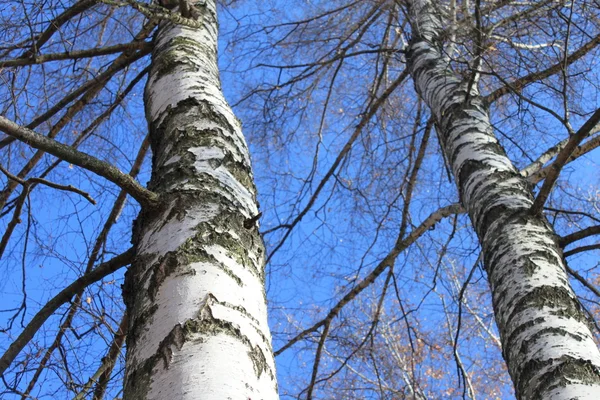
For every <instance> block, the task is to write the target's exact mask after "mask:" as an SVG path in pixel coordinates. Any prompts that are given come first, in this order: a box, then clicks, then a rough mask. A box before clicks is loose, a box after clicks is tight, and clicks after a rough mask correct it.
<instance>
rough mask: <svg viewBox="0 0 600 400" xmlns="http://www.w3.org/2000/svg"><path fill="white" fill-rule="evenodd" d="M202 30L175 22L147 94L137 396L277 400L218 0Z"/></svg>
mask: <svg viewBox="0 0 600 400" xmlns="http://www.w3.org/2000/svg"><path fill="white" fill-rule="evenodd" d="M197 9H198V11H199V13H200V14H201V15H200V18H199V20H198V21H199V22H201V24H200V25H201V27H200V28H191V27H186V26H182V25H174V24H173V23H171V22H167V23H163V24H162V25H161V26H160V27H159V30H158V33H157V35H156V38H155V50H154V52H153V61H152V62H153V64H152V71H151V72H150V75H149V79H148V83H147V86H146V94H145V101H146V113H147V118H148V122H149V126H150V133H151V144H152V150H153V154H154V156H153V169H152V180H151V182H150V187H151V189H152V190H153V191H154V192H156V193H159V194H160V196H161V199H162V207H161V208H160V209H158V210H152V211H144V212H142V213H141V214H140V217H139V218H138V221H137V222H136V227H135V230H134V237H133V240H134V242H135V243H134V244H135V245H136V248H137V259H136V262H135V263H134V264H133V265H132V268H131V269H130V271H128V273H127V276H126V282H125V286H124V297H125V301H126V305H127V308H128V313H129V315H130V323H129V326H130V328H129V333H128V338H127V364H126V377H125V380H126V382H125V396H124V397H125V398H126V399H127V400H138V399H140V400H141V399H144V400H145V399H173V400H174V399H177V400H180V399H203V400H204V399H212V400H225V399H236V400H237V399H243V400H247V399H252V400H259V399H264V400H268V399H277V398H278V395H277V384H276V379H275V366H274V360H273V351H272V348H271V338H270V333H269V329H268V326H267V313H266V298H265V289H264V262H265V259H264V247H263V242H262V239H261V237H260V235H259V233H258V228H257V226H256V225H255V224H252V226H250V225H249V224H248V220H249V219H251V218H252V217H254V216H256V215H257V214H258V207H257V202H256V191H255V187H254V184H253V177H252V172H251V166H250V157H249V154H248V148H247V146H246V143H245V140H244V137H243V135H242V132H241V127H240V124H239V122H238V120H237V119H236V118H235V116H234V115H233V113H232V111H231V109H230V107H229V106H228V104H227V102H226V101H225V99H224V97H223V95H222V93H221V88H220V82H219V71H218V67H217V59H216V52H217V19H216V4H215V1H206V2H205V4H204V5H199V6H197Z"/></svg>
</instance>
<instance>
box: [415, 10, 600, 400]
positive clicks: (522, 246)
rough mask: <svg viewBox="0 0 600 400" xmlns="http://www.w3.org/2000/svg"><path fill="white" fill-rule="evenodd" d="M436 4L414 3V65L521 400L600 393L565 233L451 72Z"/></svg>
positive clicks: (473, 93)
mask: <svg viewBox="0 0 600 400" xmlns="http://www.w3.org/2000/svg"><path fill="white" fill-rule="evenodd" d="M436 7H441V5H439V4H438V5H434V4H433V3H432V2H431V1H429V0H413V1H411V2H410V19H411V21H410V22H411V28H412V39H411V42H410V45H409V48H408V53H407V58H408V67H409V69H410V72H411V75H412V77H413V80H414V84H415V88H416V91H417V92H418V94H419V95H420V96H421V97H422V98H423V99H424V101H425V102H426V103H427V105H428V106H429V107H430V109H431V112H432V113H433V115H434V116H435V118H436V120H437V129H438V130H439V136H440V141H441V142H442V143H441V144H442V148H443V151H444V152H445V155H446V159H447V160H448V162H449V163H450V165H451V169H452V172H453V175H454V177H455V180H456V183H457V186H458V190H459V194H460V198H461V201H462V203H463V205H464V207H465V208H466V209H467V211H468V213H469V217H470V219H471V222H472V225H473V227H474V229H475V231H476V233H477V235H478V237H479V241H480V244H481V248H482V252H483V257H484V264H485V268H486V271H487V275H488V280H489V284H490V287H491V291H492V298H493V305H494V312H495V317H496V323H497V326H498V329H499V331H500V337H501V339H502V348H503V356H504V359H505V361H506V363H507V366H508V370H509V373H510V376H511V378H512V380H513V383H514V387H515V392H516V395H517V398H518V399H523V400H533V399H553V400H559V399H589V400H592V399H598V398H600V374H599V372H600V352H599V351H598V348H597V346H596V344H595V342H594V340H593V338H592V333H591V329H590V326H589V324H588V320H587V318H586V315H585V313H584V312H583V310H582V307H581V305H580V303H579V302H578V300H577V298H576V297H575V294H574V293H573V290H572V289H571V287H570V285H569V282H568V279H567V275H566V272H565V265H564V259H563V256H562V251H561V250H560V248H559V247H558V244H557V240H556V235H555V233H554V232H553V230H552V228H551V226H550V225H549V224H548V222H547V221H546V219H545V217H544V216H543V215H533V214H532V213H531V212H530V209H531V206H532V204H533V197H532V193H531V190H530V189H529V186H528V185H527V183H526V181H525V180H524V179H523V178H522V177H521V176H520V175H519V173H518V170H517V169H516V168H515V167H514V165H513V164H512V163H511V161H510V160H509V159H508V157H507V156H506V153H505V151H504V149H503V148H502V147H501V145H500V144H499V143H498V141H497V139H496V138H495V136H494V132H493V129H492V126H491V125H490V121H489V115H488V111H487V109H486V107H485V105H484V103H483V101H482V99H481V97H480V96H479V93H478V90H477V83H476V82H473V81H471V82H464V81H462V80H461V79H459V78H458V77H457V75H456V74H455V73H454V72H453V71H452V70H451V69H450V67H449V65H448V60H447V59H446V58H445V57H444V54H443V51H442V40H441V37H442V35H443V24H442V22H443V21H442V17H441V13H440V12H439V10H438V9H436ZM467 91H470V93H468V94H467Z"/></svg>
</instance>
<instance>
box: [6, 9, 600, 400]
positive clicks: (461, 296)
mask: <svg viewBox="0 0 600 400" xmlns="http://www.w3.org/2000/svg"><path fill="white" fill-rule="evenodd" d="M171 3H173V4H171ZM183 3H185V4H191V5H193V4H194V3H196V2H186V1H183V2H182V3H181V4H180V3H178V2H166V1H162V2H152V1H134V0H125V1H119V0H79V1H74V0H73V1H64V0H45V1H39V0H31V1H21V0H18V1H17V0H7V1H5V2H4V3H3V4H2V5H0V26H1V27H2V30H1V33H0V82H1V84H0V115H1V117H0V131H2V132H4V133H5V135H2V137H0V148H2V152H1V153H0V181H1V185H2V188H3V189H2V192H1V193H0V206H1V207H2V208H1V209H0V213H1V214H0V216H1V218H2V220H1V222H0V223H1V224H2V225H1V226H2V237H1V240H0V256H1V263H0V276H2V281H1V283H0V291H1V292H2V293H3V301H2V304H3V305H2V310H0V311H1V313H0V329H1V336H0V348H1V349H2V353H3V355H2V358H1V359H0V368H1V369H2V371H3V373H2V378H3V381H2V384H3V385H4V387H3V388H2V390H1V391H0V393H1V394H2V397H3V398H40V399H42V398H98V399H99V398H114V397H122V387H123V376H124V368H125V358H124V354H125V346H124V343H125V336H126V331H127V321H128V320H127V318H126V315H125V305H124V303H123V299H122V285H123V283H124V278H123V276H124V271H125V270H126V269H127V268H128V267H127V266H128V265H130V264H131V263H132V262H133V261H134V259H135V257H136V254H135V250H134V249H132V247H131V244H130V241H131V237H132V226H133V225H134V220H135V219H136V218H137V216H138V213H139V211H140V207H143V208H145V209H153V207H155V206H156V204H158V203H159V201H160V200H159V198H158V196H157V195H156V193H154V192H153V191H152V190H153V188H151V187H147V186H146V183H147V182H148V180H149V179H150V171H151V168H152V167H151V154H150V153H151V152H150V151H149V143H150V140H151V138H150V137H149V132H151V130H149V129H148V122H147V120H146V117H145V115H144V109H145V107H146V108H150V106H149V105H148V104H144V99H143V92H144V85H145V84H146V81H147V79H148V73H149V71H150V69H151V67H152V61H151V57H150V53H151V52H152V51H153V48H154V44H155V41H154V39H153V37H154V35H155V32H156V29H157V26H158V24H160V23H164V22H165V21H171V23H173V24H181V23H184V22H185V21H183V22H182V20H181V16H182V15H185V13H184V12H182V11H181V5H182V4H183ZM201 3H202V2H197V4H196V5H197V6H198V7H201V6H202V4H201ZM415 3H421V2H419V1H408V0H395V1H392V0H360V1H352V0H344V1H341V0H333V1H278V0H269V1H257V2H254V1H250V0H238V1H235V2H233V1H232V2H221V3H219V22H220V42H219V44H220V48H219V67H220V71H221V76H222V81H223V82H222V89H223V91H224V92H225V95H226V98H227V99H228V101H229V103H230V104H231V105H232V107H233V109H234V111H235V113H236V116H237V117H238V118H239V120H240V121H241V124H242V127H243V133H244V135H245V137H246V141H247V142H248V145H249V149H250V155H251V158H252V165H253V169H254V182H255V184H256V187H257V192H258V200H259V203H260V214H259V215H257V216H256V220H259V221H260V227H259V231H260V233H261V234H262V236H263V238H264V241H265V248H266V261H267V265H266V288H267V291H266V296H267V300H268V315H269V323H270V327H271V332H272V335H273V351H274V354H275V361H276V365H277V377H278V385H279V394H280V396H281V398H301V399H304V398H309V399H310V398H315V399H316V398H322V399H328V398H343V399H398V398H418V399H425V398H459V397H461V396H462V397H465V398H473V399H474V398H490V399H491V398H510V397H512V396H514V393H515V392H514V391H515V388H514V387H513V383H512V382H511V377H510V376H509V372H508V371H507V366H506V363H505V360H506V358H507V357H508V358H510V356H507V354H508V353H507V352H508V349H504V351H503V349H502V343H503V342H502V339H501V332H499V329H498V327H497V325H496V320H495V315H496V317H497V315H498V311H499V310H498V308H499V307H498V305H497V304H496V309H494V306H493V303H492V295H491V289H490V285H489V284H488V278H489V277H488V274H489V270H486V268H487V265H488V260H484V256H483V253H482V246H481V242H482V241H481V240H482V237H481V234H480V231H479V230H477V227H476V229H474V228H473V226H472V222H471V219H469V216H468V215H467V213H466V209H465V207H466V206H465V204H466V203H467V201H466V199H465V198H464V192H463V191H459V189H457V184H460V182H459V181H460V179H461V178H460V176H459V177H458V178H457V177H456V175H457V173H456V171H455V170H454V169H453V165H454V164H455V163H456V162H457V161H456V159H452V158H453V157H450V159H449V157H448V156H447V154H446V150H448V148H449V147H451V146H454V145H451V144H449V143H448V142H447V141H446V139H445V138H446V136H445V135H446V133H444V132H445V127H444V126H441V124H442V120H443V119H444V115H445V114H444V115H438V114H436V111H435V110H434V111H433V112H432V106H431V102H432V101H431V97H432V96H433V95H431V96H430V95H428V94H427V92H425V91H424V90H423V89H420V88H419V86H418V82H416V79H415V74H414V69H415V67H414V64H411V62H412V61H414V60H415V51H414V43H415V42H416V41H417V39H418V37H427V32H425V33H424V31H425V30H426V25H427V24H426V23H425V22H423V21H424V20H418V19H416V18H415V16H414V13H415ZM422 3H428V4H434V3H435V4H434V5H432V6H431V9H430V12H431V15H435V16H436V18H439V20H440V21H442V26H441V27H438V28H439V29H436V30H435V35H433V37H427V38H428V39H427V40H429V42H430V43H432V44H433V48H434V50H436V51H437V52H438V53H439V55H440V60H442V61H443V63H444V66H445V69H444V70H443V72H442V75H438V76H439V77H442V78H443V79H445V81H446V83H447V85H448V86H449V85H450V84H451V83H452V82H454V81H453V79H455V80H456V82H460V84H461V85H462V86H460V88H461V90H462V92H461V93H462V94H461V95H462V96H464V98H465V99H464V101H461V103H464V104H467V103H468V102H469V101H470V100H473V98H474V97H477V101H480V103H478V104H479V105H478V107H480V108H481V109H482V110H484V111H485V112H486V113H488V114H489V122H490V127H491V128H490V129H491V135H493V136H495V138H496V139H497V140H498V142H499V145H500V146H501V147H502V148H503V149H504V150H505V152H506V155H507V156H508V158H509V159H510V161H511V162H512V164H513V165H514V167H515V168H516V169H517V170H518V171H519V173H520V176H521V177H522V178H523V179H522V181H523V182H526V184H527V185H528V186H527V188H525V189H523V190H526V191H528V192H529V191H531V192H532V194H533V195H532V199H533V200H532V203H533V205H532V206H531V213H532V215H538V216H540V218H544V217H545V219H546V220H547V222H548V228H549V229H551V231H550V232H552V235H553V236H552V237H553V241H554V242H555V244H556V245H557V246H558V247H557V248H559V249H560V250H561V251H562V256H563V257H564V259H565V260H566V267H565V268H566V272H567V273H568V281H569V283H570V285H571V287H572V288H573V291H574V293H575V295H576V299H577V300H578V301H579V303H577V302H575V303H574V304H575V305H574V306H573V307H574V308H577V307H581V309H580V310H579V311H580V312H581V313H582V315H585V318H583V319H585V321H582V324H585V325H587V326H589V328H590V329H591V331H592V333H593V335H594V340H595V341H596V343H598V338H599V336H598V335H599V333H600V327H599V326H598V318H599V316H598V312H599V308H598V304H599V303H598V302H599V301H600V298H599V297H600V289H599V288H598V284H599V275H598V270H597V267H598V261H597V260H598V249H599V248H600V245H599V244H598V239H597V236H596V235H597V234H598V233H600V189H599V183H600V182H599V181H598V174H597V171H598V155H597V150H595V149H596V147H597V146H598V145H600V136H598V131H599V128H598V126H599V125H598V122H599V118H600V112H599V111H598V100H597V99H598V96H599V94H600V85H599V82H600V80H599V77H598V73H599V71H600V70H599V68H598V61H597V60H598V59H599V57H598V56H599V54H598V45H599V44H600V11H599V10H600V5H599V4H598V3H597V2H596V1H594V0H581V1H564V0H544V1H537V2H526V1H506V0H489V1H488V0H460V1H457V0H448V1H442V2H431V3H430V2H422ZM187 13H188V14H187V15H188V16H193V15H195V14H194V11H193V9H191V11H187ZM184 18H187V17H184ZM200 20H201V19H200ZM417 21H421V22H419V23H418V24H419V25H418V26H417V25H416V24H417ZM154 67H155V68H157V67H156V65H154ZM160 67H161V71H162V70H164V71H169V70H172V69H173V68H175V67H174V65H169V63H168V62H167V61H165V62H164V64H162V65H161V66H160ZM411 68H412V69H411ZM444 74H446V75H444ZM444 77H445V78H444ZM442 78H440V79H442ZM416 84H417V89H415V85H416ZM442 86H443V84H442ZM428 96H429V97H428ZM439 96H440V98H441V99H442V100H441V101H445V99H446V97H449V95H448V96H442V95H439ZM467 114H468V112H467ZM445 116H446V117H447V115H445ZM456 146H458V145H456ZM456 146H455V147H456ZM482 147H485V146H482ZM458 175H460V174H458ZM467 200H468V199H467ZM467 208H468V207H467ZM471 211H472V210H469V212H470V213H471V214H472V212H471ZM254 222H255V221H254V220H246V221H244V222H243V223H244V224H247V225H248V227H249V228H248V229H251V228H252V227H253V226H254V225H253V224H254ZM482 224H483V222H482ZM244 226H245V225H244ZM478 234H479V235H480V236H479V237H478ZM526 240H527V237H525V238H524V239H523V241H526ZM537 256H540V257H541V256H545V255H544V254H542V255H540V254H537V255H534V256H532V260H533V259H534V258H535V257H537ZM561 259H562V257H561ZM484 261H485V263H484ZM534 261H535V260H534ZM532 263H533V261H532ZM484 264H486V266H484ZM533 264H535V263H533ZM531 268H532V269H535V266H532V267H531ZM558 297H560V296H559V295H558V294H556V293H551V294H549V295H548V299H546V300H544V301H547V302H546V303H544V305H545V306H546V307H547V308H548V307H550V306H549V304H551V303H552V302H553V301H554V300H555V298H558ZM574 298H575V297H574ZM552 304H554V303H552ZM525 347H526V344H524V345H523V349H521V350H522V351H526V349H525ZM521 350H520V351H521ZM590 368H592V367H590ZM591 370H592V372H591V373H592V374H596V375H598V371H597V370H594V369H593V368H592V369H591Z"/></svg>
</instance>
